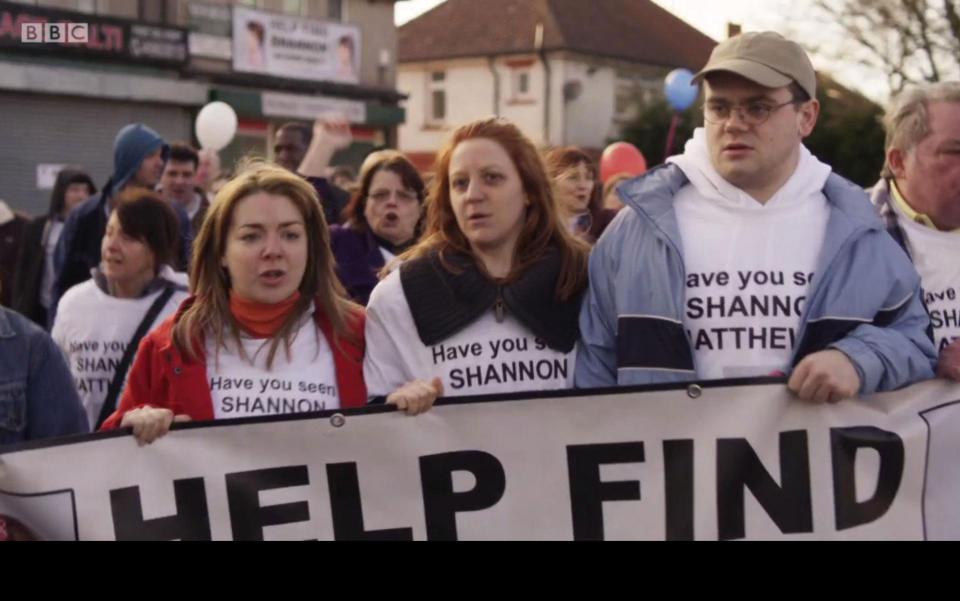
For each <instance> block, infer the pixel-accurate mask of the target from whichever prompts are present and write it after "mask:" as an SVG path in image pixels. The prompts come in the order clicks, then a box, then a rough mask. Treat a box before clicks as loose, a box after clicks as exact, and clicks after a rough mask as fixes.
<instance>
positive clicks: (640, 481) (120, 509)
mask: <svg viewBox="0 0 960 601" xmlns="http://www.w3.org/2000/svg"><path fill="white" fill-rule="evenodd" d="M730 384H731V383H730V382H727V383H722V382H719V383H707V384H704V386H703V388H700V387H691V388H689V389H688V388H687V387H677V386H673V387H670V388H669V389H663V388H660V389H650V388H647V389H645V390H642V391H614V392H602V393H591V392H590V391H581V392H577V391H573V392H570V393H560V394H558V395H554V396H549V397H548V396H541V397H539V398H536V397H535V395H530V394H524V395H518V396H514V397H508V396H505V395H501V396H498V397H489V398H485V399H481V398H476V399H468V400H464V401H454V402H451V403H449V404H447V403H444V404H441V405H439V406H437V407H435V408H434V409H433V410H431V411H430V412H428V413H426V414H424V415H421V416H417V417H409V416H406V415H404V414H401V413H397V412H394V411H392V410H390V409H388V408H373V409H362V410H353V411H345V412H341V413H333V414H331V413H327V414H322V415H317V414H315V415H312V416H310V417H303V416H281V417H273V418H258V419H246V420H235V421H224V422H212V423H207V424H192V425H187V426H186V427H182V428H178V429H177V430H175V431H173V432H171V433H170V434H169V435H168V436H166V437H165V438H162V439H160V440H159V441H157V442H156V443H154V444H152V445H149V446H146V447H143V448H138V447H137V444H136V442H135V441H134V439H133V437H132V436H130V435H129V434H126V433H113V434H107V435H89V436H86V437H82V440H81V441H80V442H74V443H70V444H64V443H50V442H48V443H35V444H33V445H31V446H30V448H20V449H19V450H14V451H11V452H6V453H0V538H3V537H6V538H39V539H47V540H50V539H57V540H62V539H77V538H79V539H97V540H101V539H108V540H112V539H177V538H179V539H215V540H220V539H363V538H372V539H435V540H442V539H454V538H456V539H598V538H605V539H691V538H692V539H707V540H715V539H741V538H750V539H780V538H787V539H799V540H802V539H931V540H935V539H957V538H960V503H958V500H960V464H958V463H957V461H956V459H955V458H956V457H957V456H958V451H960V385H956V384H950V383H947V382H943V381H931V382H926V383H923V384H919V385H916V386H913V387H911V388H908V389H905V390H903V391H899V392H895V393H887V394H881V395H875V396H873V397H869V398H864V399H862V400H859V401H846V402H843V403H840V404H837V405H812V404H808V403H804V402H800V401H798V400H796V399H795V398H793V397H792V395H791V394H790V393H789V392H787V391H786V389H785V388H784V386H783V385H782V384H780V383H751V384H743V385H736V386H734V385H730Z"/></svg>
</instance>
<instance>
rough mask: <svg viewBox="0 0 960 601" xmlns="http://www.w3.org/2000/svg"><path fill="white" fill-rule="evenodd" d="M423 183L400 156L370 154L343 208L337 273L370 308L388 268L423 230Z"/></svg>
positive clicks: (337, 230) (333, 235)
mask: <svg viewBox="0 0 960 601" xmlns="http://www.w3.org/2000/svg"><path fill="white" fill-rule="evenodd" d="M424 196H425V194H424V185H423V180H422V179H420V175H419V174H418V173H417V170H416V168H415V167H414V166H413V164H411V163H410V161H408V160H407V159H406V158H405V157H404V156H403V155H402V154H401V153H399V152H397V151H395V150H381V151H378V152H374V153H372V154H370V155H369V156H368V157H367V159H366V160H365V161H364V163H363V167H362V168H361V170H360V183H359V187H358V189H357V190H356V191H355V192H354V194H353V198H352V199H351V200H350V204H348V205H347V207H346V209H344V216H343V217H344V222H345V223H344V225H342V226H341V225H334V226H333V227H332V228H331V232H330V242H331V244H332V246H333V255H334V257H335V258H336V261H337V275H338V276H340V281H341V282H342V283H343V285H344V287H345V288H346V289H347V293H348V294H349V295H350V298H352V299H353V300H354V301H356V302H358V303H360V304H362V305H366V304H367V300H368V299H369V298H370V292H371V291H372V290H373V287H374V286H376V285H377V282H378V281H379V277H378V274H379V272H380V271H381V270H382V269H383V267H384V265H386V264H387V263H389V262H390V261H391V260H392V259H393V258H394V257H395V256H396V255H398V254H400V253H402V252H403V251H404V250H406V249H407V248H409V247H410V246H411V245H412V244H413V243H414V242H416V240H417V237H418V236H419V234H420V230H421V216H422V214H423V211H422V208H423V201H424Z"/></svg>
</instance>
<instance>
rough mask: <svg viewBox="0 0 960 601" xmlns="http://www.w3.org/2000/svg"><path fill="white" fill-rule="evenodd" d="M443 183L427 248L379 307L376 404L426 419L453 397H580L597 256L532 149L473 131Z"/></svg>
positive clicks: (451, 153)
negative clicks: (561, 206) (571, 392)
mask: <svg viewBox="0 0 960 601" xmlns="http://www.w3.org/2000/svg"><path fill="white" fill-rule="evenodd" d="M435 172H436V177H435V178H434V180H433V182H432V184H431V190H430V195H429V201H428V203H427V206H428V208H427V225H426V228H425V231H424V234H423V237H422V238H421V240H420V242H419V243H418V244H417V245H416V246H414V247H413V248H411V249H410V250H408V251H407V252H406V253H404V254H403V255H401V259H402V260H403V261H404V262H403V264H402V265H401V266H400V268H399V269H397V270H395V271H394V272H393V273H391V274H390V275H389V276H387V277H386V278H385V279H384V280H383V281H381V282H380V284H378V285H377V287H376V288H375V289H374V290H373V293H372V294H371V297H370V302H369V304H368V307H367V325H366V339H367V354H366V357H365V359H364V379H365V381H366V383H367V389H368V394H370V396H371V397H378V396H386V397H387V402H389V403H394V404H396V405H398V406H399V407H400V408H402V409H406V410H407V411H408V412H409V413H418V412H420V411H423V410H426V409H427V408H429V407H430V406H431V405H432V403H433V401H434V400H435V399H436V397H437V396H439V395H441V394H444V393H445V394H447V395H451V396H462V395H475V394H489V393H498V392H517V391H521V390H548V389H558V388H567V387H569V386H571V384H572V376H573V367H574V366H573V360H574V357H575V352H574V349H575V347H576V343H577V339H578V338H579V329H578V326H577V319H578V312H579V308H580V302H581V298H582V295H583V292H584V290H585V288H586V284H587V254H588V249H587V247H586V246H585V245H584V244H582V243H581V242H579V241H577V240H575V239H574V238H573V237H572V236H571V235H570V234H569V233H568V232H567V229H566V227H565V226H564V225H563V223H561V221H560V218H559V217H558V214H557V204H556V202H555V200H554V198H553V193H552V191H551V186H550V180H549V178H548V177H547V172H546V169H545V168H544V165H543V162H542V160H541V158H540V155H539V154H538V153H537V150H536V148H535V147H534V145H533V143H531V142H530V140H528V139H527V138H526V137H524V135H523V134H522V133H521V132H520V130H519V129H518V128H517V127H516V126H515V125H513V124H512V123H510V122H508V121H505V120H502V119H485V120H480V121H474V122H472V123H469V124H467V125H464V126H462V127H460V128H459V129H457V130H456V131H455V132H454V134H453V137H452V139H451V140H450V142H449V143H448V144H447V145H446V146H445V147H444V148H443V150H442V151H441V152H440V154H439V155H438V158H437V164H436V168H435Z"/></svg>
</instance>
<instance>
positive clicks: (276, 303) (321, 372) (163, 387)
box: [103, 163, 367, 444]
mask: <svg viewBox="0 0 960 601" xmlns="http://www.w3.org/2000/svg"><path fill="white" fill-rule="evenodd" d="M190 284H191V289H192V292H193V296H192V297H190V298H188V299H187V300H186V301H184V302H183V303H182V304H181V306H180V308H179V310H178V311H177V312H176V314H175V315H173V316H172V317H170V318H169V319H167V320H166V321H165V322H164V323H163V324H162V325H161V326H160V327H159V328H157V329H156V330H154V331H153V332H151V333H150V335H148V336H147V337H146V338H145V339H144V341H143V343H142V344H141V345H140V349H139V351H138V352H137V358H136V361H135V362H134V365H133V368H132V369H131V371H130V379H129V381H128V383H127V387H126V389H125V390H124V393H123V397H122V399H121V401H120V406H119V408H118V409H117V411H116V412H115V413H114V414H113V415H112V416H110V418H109V419H108V420H107V421H106V422H105V423H104V425H103V428H104V429H110V428H117V427H125V426H131V427H132V428H133V434H134V436H136V437H137V440H138V441H139V442H140V443H141V444H142V443H149V442H152V441H153V440H155V439H156V438H158V437H160V436H163V435H164V434H166V433H167V431H168V430H169V428H170V425H171V423H172V422H173V421H175V420H187V419H193V420H211V419H230V418H237V417H245V416H259V415H273V414H281V413H303V412H310V411H320V410H326V409H338V408H342V407H359V406H363V405H364V404H365V402H366V396H367V393H366V388H365V387H364V384H363V366H362V360H363V353H364V342H363V325H364V312H363V308H362V307H360V306H358V305H356V304H354V303H352V302H350V301H349V300H348V299H347V298H346V295H345V294H344V291H343V288H342V286H341V285H340V283H339V281H338V280H337V277H336V275H335V274H334V269H333V254H332V252H331V251H330V239H329V230H328V229H327V224H326V222H325V221H324V217H323V212H322V209H321V207H320V202H319V199H318V198H317V194H316V192H315V191H314V189H313V187H312V186H311V185H310V184H309V183H308V182H307V181H305V180H304V179H302V178H301V177H299V176H298V175H296V174H294V173H291V172H289V171H287V170H286V169H283V168H280V167H277V166H273V165H267V164H262V163H253V164H251V165H250V166H249V167H248V168H246V169H244V170H242V171H241V172H240V174H239V175H238V176H237V177H235V178H234V179H233V180H231V181H230V182H229V183H227V184H226V185H225V186H224V187H223V189H221V190H220V192H219V193H218V194H217V197H216V199H215V200H214V202H213V204H211V206H210V211H209V213H208V214H207V218H206V220H205V221H204V223H203V226H202V227H201V228H200V232H199V235H198V236H197V239H196V241H195V242H194V252H193V262H192V264H191V269H190ZM224 382H250V383H251V384H250V386H249V387H243V386H241V387H239V388H236V387H234V386H232V385H225V384H224Z"/></svg>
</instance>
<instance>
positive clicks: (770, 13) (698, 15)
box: [394, 0, 886, 101]
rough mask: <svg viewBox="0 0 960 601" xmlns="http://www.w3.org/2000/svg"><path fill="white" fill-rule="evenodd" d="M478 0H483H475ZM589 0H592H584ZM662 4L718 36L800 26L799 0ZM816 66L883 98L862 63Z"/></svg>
mask: <svg viewBox="0 0 960 601" xmlns="http://www.w3.org/2000/svg"><path fill="white" fill-rule="evenodd" d="M443 1H444V0H401V1H400V2H397V3H396V4H395V5H394V7H395V8H394V21H395V22H396V24H397V25H402V24H404V23H406V22H407V21H409V20H410V19H413V18H414V17H416V16H418V15H420V14H421V13H423V12H426V11H427V10H429V9H431V8H433V7H434V6H436V5H438V4H440V3H442V2H443ZM476 1H478V2H480V1H482V0H476ZM584 1H589V0H584ZM653 1H654V2H655V3H656V4H659V5H660V6H662V7H663V8H665V9H667V10H668V11H670V12H672V13H673V14H675V15H676V16H678V17H680V18H681V19H683V20H684V21H686V22H687V23H689V24H690V25H692V26H694V27H696V28H697V29H699V30H700V31H702V32H703V33H705V34H707V35H708V36H710V37H712V38H713V39H715V40H718V41H719V40H723V39H724V38H726V36H727V23H728V22H734V23H739V24H740V25H741V26H742V27H743V30H744V31H751V30H752V31H756V30H764V29H771V30H774V31H779V32H781V33H783V34H784V35H787V36H788V37H792V38H794V39H796V36H797V32H796V29H797V28H798V27H800V26H799V25H798V21H797V20H796V19H793V18H791V14H794V15H795V14H797V4H798V3H797V2H792V1H790V0H653ZM805 31H808V33H807V34H806V35H808V36H809V37H810V38H811V39H812V38H813V36H818V35H819V36H823V35H828V36H835V32H833V31H831V32H830V33H829V34H827V33H825V32H824V30H823V28H820V27H818V26H816V25H813V24H807V28H806V29H805ZM798 41H803V40H798ZM812 60H813V64H814V66H815V67H816V68H817V69H820V70H826V71H828V72H830V73H831V74H833V75H834V76H835V77H836V78H837V79H838V80H839V81H840V82H841V83H843V84H844V85H847V86H849V87H851V88H854V89H857V90H859V91H860V92H862V93H864V94H866V95H867V96H869V97H871V98H873V99H874V100H878V101H882V100H884V98H885V95H886V81H885V79H884V78H883V77H882V76H881V75H878V74H876V73H874V72H872V71H868V70H865V69H864V68H863V67H861V66H859V65H852V64H849V63H837V62H836V61H835V60H830V59H828V58H826V57H822V56H817V55H813V56H812Z"/></svg>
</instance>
